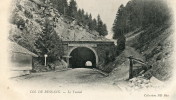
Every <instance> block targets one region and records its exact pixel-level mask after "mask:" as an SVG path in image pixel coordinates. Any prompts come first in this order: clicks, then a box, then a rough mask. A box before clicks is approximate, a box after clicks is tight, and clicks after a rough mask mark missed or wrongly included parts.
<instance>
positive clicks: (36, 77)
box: [13, 68, 119, 89]
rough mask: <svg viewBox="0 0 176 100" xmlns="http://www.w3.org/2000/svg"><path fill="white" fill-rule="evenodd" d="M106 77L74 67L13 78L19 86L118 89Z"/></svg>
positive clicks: (96, 72) (92, 70) (89, 70)
mask: <svg viewBox="0 0 176 100" xmlns="http://www.w3.org/2000/svg"><path fill="white" fill-rule="evenodd" d="M106 78H107V77H106V76H105V75H104V74H102V73H100V72H99V71H97V70H94V69H88V68H76V69H69V70H65V71H53V72H42V73H32V74H30V75H26V76H21V77H17V78H14V79H13V80H15V81H16V82H17V83H18V85H19V86H22V85H30V86H37V85H38V86H41V87H74V86H76V87H81V88H84V87H87V88H92V89H93V88H105V89H107V87H108V88H109V89H119V87H118V86H113V84H112V83H111V82H110V81H108V80H107V79H106Z"/></svg>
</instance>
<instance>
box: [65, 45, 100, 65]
mask: <svg viewBox="0 0 176 100" xmlns="http://www.w3.org/2000/svg"><path fill="white" fill-rule="evenodd" d="M77 48H87V49H89V50H91V51H92V52H93V53H94V55H95V60H96V66H95V67H97V65H98V54H97V52H96V50H95V49H94V48H92V47H88V46H77V47H72V48H71V49H70V50H69V52H68V54H67V56H70V55H71V53H72V52H73V51H74V50H75V49H77ZM69 63H70V61H69V60H68V64H69Z"/></svg>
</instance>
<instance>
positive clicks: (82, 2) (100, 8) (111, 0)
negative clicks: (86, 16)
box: [76, 0, 129, 39]
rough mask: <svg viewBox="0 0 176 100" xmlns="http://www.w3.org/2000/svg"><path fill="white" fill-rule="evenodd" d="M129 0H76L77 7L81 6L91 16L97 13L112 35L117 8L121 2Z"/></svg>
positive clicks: (124, 2)
mask: <svg viewBox="0 0 176 100" xmlns="http://www.w3.org/2000/svg"><path fill="white" fill-rule="evenodd" d="M128 1H129V0H76V2H77V6H78V8H83V9H84V11H85V12H88V13H91V14H92V17H93V18H97V15H98V14H99V15H100V17H101V19H102V21H103V22H104V23H105V24H106V25H107V29H108V32H109V34H108V35H107V38H109V39H110V38H111V37H112V31H111V30H112V25H113V22H114V19H115V15H116V13H117V10H118V8H119V6H120V5H121V4H124V5H126V3H127V2H128Z"/></svg>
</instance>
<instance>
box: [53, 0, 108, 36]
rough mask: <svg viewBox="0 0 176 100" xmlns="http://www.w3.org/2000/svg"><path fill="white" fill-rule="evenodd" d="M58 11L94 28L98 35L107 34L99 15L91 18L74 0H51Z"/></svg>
mask: <svg viewBox="0 0 176 100" xmlns="http://www.w3.org/2000/svg"><path fill="white" fill-rule="evenodd" d="M50 2H51V3H52V4H53V7H55V8H56V9H57V10H58V12H59V13H61V14H63V15H64V16H65V17H71V18H74V19H75V20H76V21H77V22H78V23H79V24H82V25H83V26H86V27H88V28H89V29H90V30H95V31H97V32H98V33H99V35H100V36H106V35H107V34H108V31H107V26H106V24H105V23H104V22H103V21H102V20H101V17H100V15H98V16H97V18H92V15H91V13H88V12H85V11H84V9H80V8H78V5H77V3H76V1H75V0H70V1H69V2H68V1H67V0H51V1H50Z"/></svg>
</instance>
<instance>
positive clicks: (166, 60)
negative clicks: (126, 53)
mask: <svg viewBox="0 0 176 100" xmlns="http://www.w3.org/2000/svg"><path fill="white" fill-rule="evenodd" d="M132 34H133V35H132ZM126 37H127V43H126V44H127V45H128V46H131V47H133V48H135V50H136V51H138V52H139V53H140V54H141V55H142V56H143V57H144V58H145V61H146V62H148V64H150V65H152V66H153V68H152V69H151V70H150V71H151V73H152V75H153V76H155V77H156V78H158V79H160V80H168V79H169V78H170V77H171V75H172V69H173V68H172V63H173V59H172V53H173V30H172V28H171V27H170V26H168V25H163V26H161V27H154V26H150V27H148V28H146V29H138V30H136V31H134V32H130V33H128V34H127V35H126Z"/></svg>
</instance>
